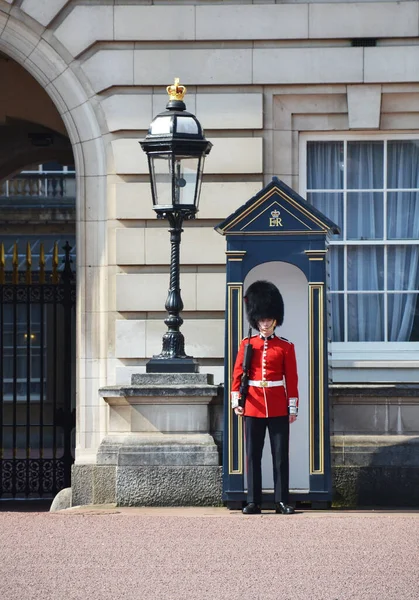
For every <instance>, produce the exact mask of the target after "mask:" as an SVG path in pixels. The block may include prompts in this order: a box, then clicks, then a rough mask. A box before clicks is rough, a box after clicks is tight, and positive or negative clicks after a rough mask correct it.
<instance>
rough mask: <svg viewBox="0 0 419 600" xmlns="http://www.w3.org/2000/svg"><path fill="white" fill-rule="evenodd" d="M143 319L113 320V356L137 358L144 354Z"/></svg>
mask: <svg viewBox="0 0 419 600" xmlns="http://www.w3.org/2000/svg"><path fill="white" fill-rule="evenodd" d="M145 324H146V322H145V321H139V320H136V319H135V320H134V319H129V320H121V319H117V320H116V321H115V356H117V357H118V358H138V357H140V356H145Z"/></svg>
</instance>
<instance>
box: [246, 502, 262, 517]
mask: <svg viewBox="0 0 419 600" xmlns="http://www.w3.org/2000/svg"><path fill="white" fill-rule="evenodd" d="M261 512H262V511H261V508H260V506H259V504H255V503H254V502H249V504H247V505H246V506H245V507H244V508H243V510H242V513H243V514H244V515H260V514H261Z"/></svg>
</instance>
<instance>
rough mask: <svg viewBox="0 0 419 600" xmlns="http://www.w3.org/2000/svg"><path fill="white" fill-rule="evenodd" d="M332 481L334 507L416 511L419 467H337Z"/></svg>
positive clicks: (418, 501)
mask: <svg viewBox="0 0 419 600" xmlns="http://www.w3.org/2000/svg"><path fill="white" fill-rule="evenodd" d="M332 479H333V502H334V505H335V506H340V507H352V508H353V507H363V506H374V507H385V506H390V507H392V508H395V507H402V506H406V507H407V506H411V507H415V508H416V507H417V506H418V504H419V468H417V467H414V468H409V467H345V466H336V467H333V469H332Z"/></svg>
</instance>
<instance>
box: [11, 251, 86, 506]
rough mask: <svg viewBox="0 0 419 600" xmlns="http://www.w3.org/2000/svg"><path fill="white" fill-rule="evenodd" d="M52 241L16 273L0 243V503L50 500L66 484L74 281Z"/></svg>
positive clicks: (69, 456)
mask: <svg viewBox="0 0 419 600" xmlns="http://www.w3.org/2000/svg"><path fill="white" fill-rule="evenodd" d="M63 250H64V252H65V256H64V258H63V263H64V265H63V268H62V267H61V268H59V267H60V265H59V254H58V246H57V244H55V246H54V252H53V256H52V265H51V269H50V270H49V271H47V270H46V261H45V253H44V249H43V247H42V245H41V248H40V252H39V268H38V269H37V270H36V271H35V270H33V269H32V256H31V249H30V246H29V244H28V247H27V251H26V260H25V262H26V265H25V267H26V268H25V269H24V270H23V271H20V270H19V260H18V251H17V244H15V246H14V252H13V259H12V269H11V270H6V267H5V265H6V261H5V255H4V247H3V245H1V246H0V410H1V412H0V499H15V498H16V499H17V498H27V499H31V498H51V497H53V496H54V495H55V494H56V493H57V492H59V491H60V490H61V489H63V488H65V487H69V486H70V472H71V465H72V463H73V454H74V433H75V432H74V430H75V296H76V293H75V277H74V273H73V272H72V270H71V259H70V251H71V247H70V246H69V244H68V243H67V244H66V245H65V247H64V248H63Z"/></svg>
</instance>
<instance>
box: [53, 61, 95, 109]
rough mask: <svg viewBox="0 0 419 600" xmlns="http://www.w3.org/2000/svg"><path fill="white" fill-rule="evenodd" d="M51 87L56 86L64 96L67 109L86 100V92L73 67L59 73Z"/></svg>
mask: <svg viewBox="0 0 419 600" xmlns="http://www.w3.org/2000/svg"><path fill="white" fill-rule="evenodd" d="M49 87H51V88H55V89H56V90H57V92H58V93H59V94H60V96H61V97H62V98H65V103H66V108H67V110H71V109H73V108H75V107H76V106H80V104H83V103H84V102H86V99H87V97H86V92H85V91H84V89H83V87H82V86H81V84H80V81H79V80H78V78H77V77H76V76H75V75H74V73H73V71H72V70H71V69H67V70H66V71H65V72H64V73H62V74H61V75H59V76H58V77H57V78H56V79H54V81H53V82H51V83H50V84H49Z"/></svg>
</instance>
